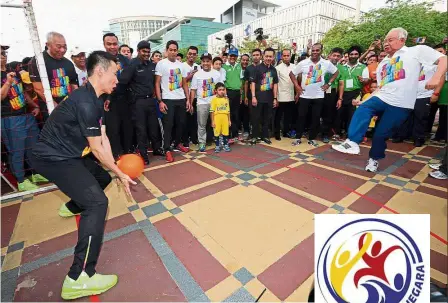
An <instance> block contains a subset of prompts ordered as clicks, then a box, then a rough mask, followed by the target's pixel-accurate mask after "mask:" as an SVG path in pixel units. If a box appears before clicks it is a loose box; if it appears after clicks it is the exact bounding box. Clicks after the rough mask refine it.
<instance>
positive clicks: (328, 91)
mask: <svg viewBox="0 0 448 303" xmlns="http://www.w3.org/2000/svg"><path fill="white" fill-rule="evenodd" d="M326 93H327V94H331V85H330V86H329V87H328V89H327V91H326Z"/></svg>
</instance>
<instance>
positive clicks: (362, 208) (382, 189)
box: [349, 184, 398, 214]
mask: <svg viewBox="0 0 448 303" xmlns="http://www.w3.org/2000/svg"><path fill="white" fill-rule="evenodd" d="M397 192H398V190H397V189H395V188H391V187H388V186H384V185H381V184H378V185H375V187H374V188H372V189H371V190H369V191H368V192H367V193H366V194H365V196H366V197H368V198H369V199H366V198H364V197H360V198H359V199H358V200H357V201H355V202H354V203H353V204H352V205H350V206H349V209H350V210H353V211H356V212H358V213H360V214H375V213H376V212H377V211H378V210H380V209H381V207H382V205H385V204H386V203H387V202H388V201H389V200H390V199H391V198H392V197H393V196H394V195H395V194H396V193H397Z"/></svg>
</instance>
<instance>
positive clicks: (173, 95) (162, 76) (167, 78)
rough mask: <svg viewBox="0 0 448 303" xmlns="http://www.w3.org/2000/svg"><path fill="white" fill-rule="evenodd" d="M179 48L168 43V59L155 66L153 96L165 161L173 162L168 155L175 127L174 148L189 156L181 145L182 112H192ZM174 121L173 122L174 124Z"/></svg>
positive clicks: (170, 155) (183, 118) (183, 120)
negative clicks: (157, 104)
mask: <svg viewBox="0 0 448 303" xmlns="http://www.w3.org/2000/svg"><path fill="white" fill-rule="evenodd" d="M177 50H178V44H177V42H176V41H174V40H170V41H168V42H167V44H166V54H167V58H165V59H163V60H161V61H159V63H157V66H156V83H155V89H156V96H157V102H159V109H160V111H161V112H162V113H163V114H164V115H163V130H164V134H163V135H164V138H163V148H164V150H165V152H166V161H167V162H173V161H174V157H173V155H172V152H171V148H170V147H171V131H172V129H173V125H174V123H176V133H175V136H174V142H175V146H176V145H177V149H178V150H180V151H182V152H185V153H186V152H188V148H185V147H184V146H183V145H182V144H181V143H180V141H181V137H182V130H183V129H184V127H185V117H186V116H185V111H188V112H192V106H191V102H190V98H189V95H188V84H187V81H186V80H185V77H186V76H187V75H186V74H185V73H184V66H183V64H182V63H181V62H179V61H177V60H176V56H177ZM175 119H176V120H175Z"/></svg>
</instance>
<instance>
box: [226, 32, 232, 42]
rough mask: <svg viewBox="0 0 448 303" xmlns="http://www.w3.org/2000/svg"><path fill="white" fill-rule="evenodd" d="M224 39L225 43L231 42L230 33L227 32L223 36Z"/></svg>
mask: <svg viewBox="0 0 448 303" xmlns="http://www.w3.org/2000/svg"><path fill="white" fill-rule="evenodd" d="M224 40H226V43H227V44H232V41H233V35H232V34H231V33H228V34H226V35H225V36H224Z"/></svg>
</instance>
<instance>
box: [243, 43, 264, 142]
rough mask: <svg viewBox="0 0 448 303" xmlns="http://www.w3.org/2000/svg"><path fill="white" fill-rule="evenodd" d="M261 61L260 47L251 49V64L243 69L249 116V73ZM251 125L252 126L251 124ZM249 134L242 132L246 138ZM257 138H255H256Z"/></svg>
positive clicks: (245, 99) (250, 102)
mask: <svg viewBox="0 0 448 303" xmlns="http://www.w3.org/2000/svg"><path fill="white" fill-rule="evenodd" d="M260 62H261V49H259V48H256V49H254V50H253V51H252V64H251V65H249V66H248V67H247V68H246V69H245V70H244V105H246V106H247V107H248V108H249V117H251V115H252V112H251V107H252V93H251V91H250V75H251V74H252V73H253V72H254V69H255V67H256V66H257V65H259V64H260ZM252 127H254V126H253V125H252ZM249 135H250V134H248V135H247V136H246V135H245V134H243V138H244V139H248V137H249ZM256 139H257V138H256Z"/></svg>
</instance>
